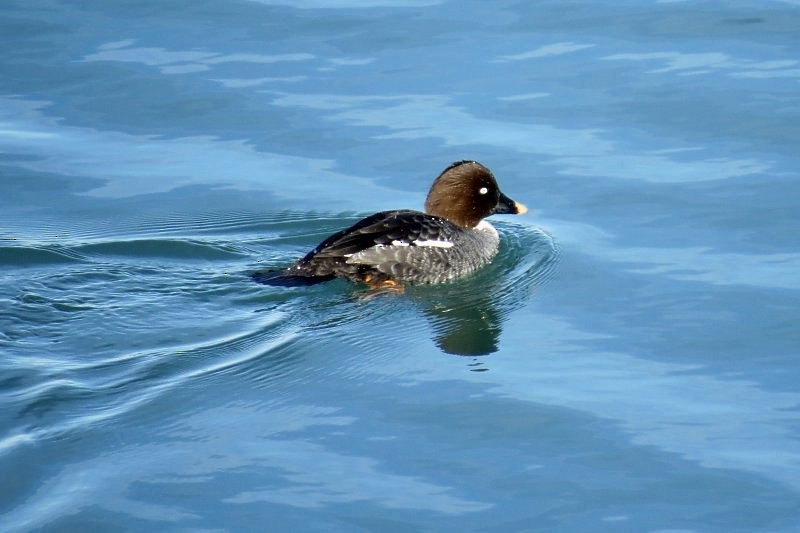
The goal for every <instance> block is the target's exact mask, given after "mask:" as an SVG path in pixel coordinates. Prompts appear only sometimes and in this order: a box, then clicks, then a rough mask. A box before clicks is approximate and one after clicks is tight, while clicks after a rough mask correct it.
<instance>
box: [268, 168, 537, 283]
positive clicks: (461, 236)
mask: <svg viewBox="0 0 800 533" xmlns="http://www.w3.org/2000/svg"><path fill="white" fill-rule="evenodd" d="M527 210H528V209H527V208H526V207H525V206H524V205H522V204H520V203H517V202H515V201H513V200H511V199H510V198H509V197H508V196H506V195H505V194H503V193H502V192H500V189H499V187H498V186H497V181H495V178H494V176H493V175H492V173H491V172H490V171H489V169H488V168H486V167H485V166H483V165H481V164H480V163H478V162H476V161H457V162H455V163H453V164H452V165H450V166H449V167H447V168H446V169H444V171H443V172H442V173H441V174H439V176H438V177H437V178H436V180H434V182H433V185H432V186H431V189H430V191H429V192H428V197H427V199H426V200H425V212H424V213H422V212H419V211H412V210H409V209H403V210H397V211H382V212H380V213H375V214H374V215H372V216H369V217H367V218H365V219H363V220H361V221H359V222H356V223H355V224H353V225H352V226H350V227H349V228H347V229H345V230H342V231H340V232H338V233H335V234H333V235H331V236H330V237H328V238H327V239H325V240H324V241H322V242H321V243H320V244H319V245H318V246H317V247H316V248H314V249H313V250H311V252H309V253H308V254H307V255H306V256H305V257H303V258H302V259H300V260H299V261H297V262H296V263H295V264H294V265H292V266H291V267H289V268H287V269H285V270H281V271H278V272H267V273H260V274H256V275H255V278H256V280H257V281H261V282H264V283H269V284H280V285H284V284H294V283H300V284H309V283H317V282H321V281H327V280H330V279H333V278H336V277H340V278H346V279H349V280H352V281H362V282H365V283H367V284H368V285H370V286H372V287H392V286H396V285H398V284H399V283H402V282H409V283H440V282H444V281H448V280H451V279H454V278H457V277H459V276H463V275H464V274H467V273H469V272H472V271H474V270H476V269H477V268H479V267H481V266H483V265H485V264H487V263H488V262H489V261H491V260H492V258H493V257H494V256H495V254H496V253H497V248H498V246H499V244H500V238H499V236H498V234H497V230H496V229H495V228H494V227H493V226H492V225H491V224H489V222H487V221H485V220H483V219H484V218H485V217H487V216H489V215H494V214H500V213H509V214H522V213H525V212H526V211H527Z"/></svg>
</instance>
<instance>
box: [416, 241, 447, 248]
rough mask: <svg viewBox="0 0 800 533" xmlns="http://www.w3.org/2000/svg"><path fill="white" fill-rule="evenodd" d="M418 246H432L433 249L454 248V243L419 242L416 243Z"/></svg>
mask: <svg viewBox="0 0 800 533" xmlns="http://www.w3.org/2000/svg"><path fill="white" fill-rule="evenodd" d="M414 244H415V245H416V246H431V247H433V248H452V247H453V243H452V242H450V241H417V242H415V243H414Z"/></svg>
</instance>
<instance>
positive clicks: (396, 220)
mask: <svg viewBox="0 0 800 533" xmlns="http://www.w3.org/2000/svg"><path fill="white" fill-rule="evenodd" d="M455 231H456V226H455V225H454V224H452V223H451V222H449V221H447V220H445V219H442V218H439V217H434V216H431V215H426V214H425V213H422V212H419V211H411V210H402V211H382V212H380V213H375V214H374V215H372V216H369V217H367V218H365V219H363V220H361V221H359V222H357V223H356V224H354V225H353V226H351V227H349V228H347V229H345V230H342V231H340V232H339V233H335V234H334V235H331V236H330V237H328V238H327V239H325V240H324V241H323V242H321V243H320V244H319V246H317V247H316V248H315V249H314V250H312V251H311V252H310V253H309V254H308V255H306V256H305V257H304V258H303V259H301V260H300V261H299V263H300V264H303V263H307V262H309V261H312V260H314V259H323V258H330V257H340V258H341V257H345V258H346V257H351V256H353V255H355V254H358V253H360V252H364V251H365V250H368V249H370V248H373V247H376V246H397V247H409V246H419V245H420V244H421V243H422V244H425V245H428V246H430V243H443V246H447V243H448V242H449V239H450V237H451V236H452V235H453V233H454V232H455ZM434 246H435V245H434Z"/></svg>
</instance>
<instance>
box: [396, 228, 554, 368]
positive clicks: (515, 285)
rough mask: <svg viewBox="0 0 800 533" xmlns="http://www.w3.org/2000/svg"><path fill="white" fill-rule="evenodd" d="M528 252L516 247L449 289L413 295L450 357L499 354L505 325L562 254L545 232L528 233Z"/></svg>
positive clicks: (420, 290)
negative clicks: (503, 260) (502, 259)
mask: <svg viewBox="0 0 800 533" xmlns="http://www.w3.org/2000/svg"><path fill="white" fill-rule="evenodd" d="M525 237H526V239H524V240H525V241H527V242H525V244H526V245H527V246H526V247H525V252H524V253H520V251H521V247H519V246H518V245H519V244H520V243H519V242H516V243H513V244H512V246H511V247H510V248H511V250H510V251H511V252H512V253H509V254H506V255H505V257H508V258H509V259H508V261H507V262H505V263H502V262H501V263H498V264H493V265H491V266H489V267H488V268H487V269H485V270H484V271H482V272H480V273H478V274H477V275H475V276H474V277H472V278H469V279H465V280H463V281H459V282H456V283H453V284H449V285H439V286H436V287H419V288H416V287H415V288H413V289H412V290H410V291H409V296H410V297H411V298H413V299H414V300H415V301H416V302H417V304H418V305H419V306H420V307H421V308H422V309H423V312H424V313H425V316H426V318H427V319H428V321H429V322H430V324H431V328H432V330H433V341H434V342H435V343H436V345H437V346H438V347H439V348H440V349H441V350H442V351H443V352H445V353H448V354H454V355H464V356H483V355H489V354H492V353H494V352H496V351H497V350H498V346H499V342H500V335H501V332H502V329H503V328H502V324H503V321H504V320H505V319H506V317H507V316H508V315H509V313H511V312H512V311H514V310H516V309H518V308H520V307H522V306H523V305H524V304H525V303H526V302H527V301H528V300H529V299H530V297H531V294H532V293H533V290H534V289H535V287H536V286H537V285H538V284H539V283H541V282H542V280H543V279H544V278H546V277H547V276H548V275H549V273H550V272H551V271H552V267H553V265H554V264H555V263H556V261H557V260H558V250H557V248H556V247H555V245H554V243H553V241H552V238H551V237H550V236H549V235H547V234H545V233H543V232H542V233H538V232H533V233H529V234H527V235H525Z"/></svg>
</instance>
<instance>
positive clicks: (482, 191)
mask: <svg viewBox="0 0 800 533" xmlns="http://www.w3.org/2000/svg"><path fill="white" fill-rule="evenodd" d="M478 192H479V193H481V194H486V193H487V192H489V189H487V188H486V187H481V188H480V189H478Z"/></svg>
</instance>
